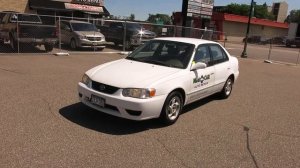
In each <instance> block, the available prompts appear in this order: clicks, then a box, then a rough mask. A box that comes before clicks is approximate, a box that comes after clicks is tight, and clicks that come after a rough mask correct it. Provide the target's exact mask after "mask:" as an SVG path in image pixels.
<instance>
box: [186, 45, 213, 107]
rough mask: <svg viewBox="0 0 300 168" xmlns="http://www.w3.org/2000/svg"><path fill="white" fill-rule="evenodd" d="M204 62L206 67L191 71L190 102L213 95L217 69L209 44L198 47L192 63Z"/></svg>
mask: <svg viewBox="0 0 300 168" xmlns="http://www.w3.org/2000/svg"><path fill="white" fill-rule="evenodd" d="M197 62H203V63H205V64H206V65H207V67H206V68H204V69H198V70H195V71H190V82H191V87H190V88H191V89H190V93H189V96H188V103H191V102H193V101H196V100H199V99H201V98H204V97H206V96H208V95H211V94H212V92H213V90H212V87H213V86H214V83H215V69H214V66H213V62H212V57H211V54H210V50H209V46H208V45H200V46H199V47H198V48H197V49H196V53H195V56H194V58H193V62H192V64H195V63H197Z"/></svg>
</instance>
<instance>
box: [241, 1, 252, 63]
mask: <svg viewBox="0 0 300 168" xmlns="http://www.w3.org/2000/svg"><path fill="white" fill-rule="evenodd" d="M253 6H254V2H253V0H251V6H250V12H249V18H248V25H247V32H246V38H245V44H244V51H243V53H242V55H241V57H242V58H247V57H248V56H247V45H248V38H249V31H250V24H251V17H252V12H253Z"/></svg>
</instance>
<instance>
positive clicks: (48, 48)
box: [44, 44, 54, 52]
mask: <svg viewBox="0 0 300 168" xmlns="http://www.w3.org/2000/svg"><path fill="white" fill-rule="evenodd" d="M44 47H45V51H46V52H51V51H52V50H53V48H54V46H53V45H52V44H44Z"/></svg>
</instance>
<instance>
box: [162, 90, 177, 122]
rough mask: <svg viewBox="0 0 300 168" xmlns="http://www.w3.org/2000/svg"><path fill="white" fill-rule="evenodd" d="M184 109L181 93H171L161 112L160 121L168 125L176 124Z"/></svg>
mask: <svg viewBox="0 0 300 168" xmlns="http://www.w3.org/2000/svg"><path fill="white" fill-rule="evenodd" d="M182 107H183V98H182V95H181V93H179V92H177V91H174V92H172V93H170V94H169V95H168V97H167V99H166V101H165V103H164V106H163V108H162V110H161V114H160V120H161V121H162V122H163V123H164V124H166V125H171V124H174V123H175V122H176V121H177V119H178V118H179V115H180V113H181V110H182Z"/></svg>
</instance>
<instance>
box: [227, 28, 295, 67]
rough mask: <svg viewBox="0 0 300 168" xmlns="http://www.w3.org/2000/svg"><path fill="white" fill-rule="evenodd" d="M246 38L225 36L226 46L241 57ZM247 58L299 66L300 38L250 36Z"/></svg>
mask: <svg viewBox="0 0 300 168" xmlns="http://www.w3.org/2000/svg"><path fill="white" fill-rule="evenodd" d="M245 40H246V38H245V37H243V36H240V35H232V34H231V35H228V34H226V35H225V36H224V45H225V46H226V48H227V49H228V50H229V51H231V52H232V53H233V54H234V55H237V56H240V55H241V53H242V52H243V49H244V43H245ZM247 43H248V45H247V56H248V57H249V58H253V59H260V60H268V61H271V62H283V63H290V64H296V65H299V56H300V38H298V37H296V38H291V39H288V38H287V37H282V36H275V37H274V36H268V35H260V34H251V33H250V34H249V37H248V40H247Z"/></svg>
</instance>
